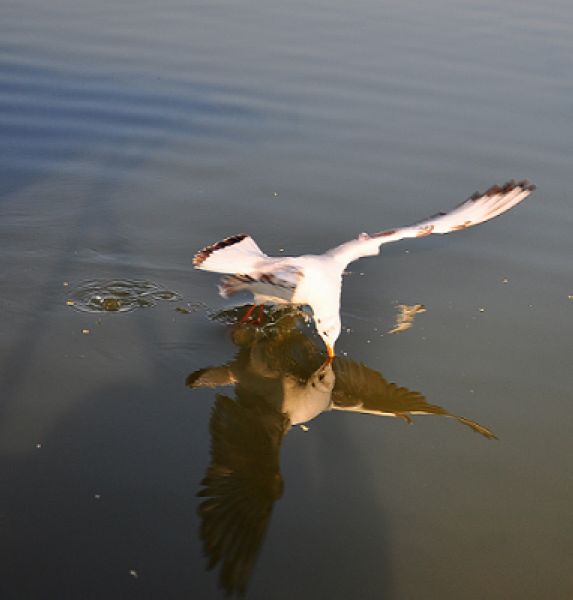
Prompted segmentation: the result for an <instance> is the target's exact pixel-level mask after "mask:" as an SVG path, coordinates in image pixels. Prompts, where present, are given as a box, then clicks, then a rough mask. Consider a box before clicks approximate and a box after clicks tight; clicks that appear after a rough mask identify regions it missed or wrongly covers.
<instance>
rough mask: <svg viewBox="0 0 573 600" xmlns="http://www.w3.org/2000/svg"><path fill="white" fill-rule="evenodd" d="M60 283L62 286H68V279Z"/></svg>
mask: <svg viewBox="0 0 573 600" xmlns="http://www.w3.org/2000/svg"><path fill="white" fill-rule="evenodd" d="M62 285H63V286H64V287H68V285H70V282H69V281H64V283H62Z"/></svg>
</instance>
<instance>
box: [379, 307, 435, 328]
mask: <svg viewBox="0 0 573 600" xmlns="http://www.w3.org/2000/svg"><path fill="white" fill-rule="evenodd" d="M397 308H398V315H397V316H396V324H395V325H394V327H393V328H392V329H390V331H389V332H388V333H400V332H401V331H406V330H407V329H410V327H412V326H413V325H414V317H415V316H416V315H417V314H418V313H422V312H426V307H425V306H424V305H423V304H412V305H408V304H398V307H397Z"/></svg>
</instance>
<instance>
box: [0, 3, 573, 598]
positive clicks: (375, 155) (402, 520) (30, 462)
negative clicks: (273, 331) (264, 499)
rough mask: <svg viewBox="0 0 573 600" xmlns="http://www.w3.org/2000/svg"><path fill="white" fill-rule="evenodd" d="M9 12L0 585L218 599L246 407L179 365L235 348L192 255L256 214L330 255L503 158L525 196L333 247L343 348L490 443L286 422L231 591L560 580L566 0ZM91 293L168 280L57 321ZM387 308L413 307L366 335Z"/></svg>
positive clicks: (483, 183)
mask: <svg viewBox="0 0 573 600" xmlns="http://www.w3.org/2000/svg"><path fill="white" fill-rule="evenodd" d="M0 14H1V19H0V134H1V138H2V146H1V150H0V274H1V276H0V308H1V310H2V315H3V318H2V319H1V321H0V365H1V366H0V369H1V376H0V398H1V404H0V469H1V474H2V481H3V486H2V493H0V528H1V533H2V535H1V539H2V543H1V544H0V548H1V558H2V560H1V564H2V567H1V568H0V569H1V573H0V575H1V577H0V589H1V591H2V594H1V595H2V598H18V599H20V598H131V597H133V598H159V597H162V598H187V597H193V598H219V597H222V596H223V591H222V590H221V588H220V584H219V575H220V572H221V570H220V565H217V566H216V567H215V568H214V570H213V571H207V569H206V567H207V558H206V557H205V556H204V540H203V539H202V534H201V527H202V521H201V512H200V511H201V509H199V506H200V505H201V503H202V502H203V501H204V498H201V497H198V496H197V494H198V492H199V491H200V490H201V489H203V486H202V484H201V481H202V480H203V478H204V477H205V474H206V472H207V470H208V468H209V466H210V465H211V464H212V459H213V457H212V456H211V455H210V448H211V443H212V440H211V438H212V436H211V432H210V429H209V427H210V421H212V419H213V417H214V415H216V414H217V413H216V410H217V406H220V403H221V402H223V404H225V403H226V404H225V405H228V402H234V403H235V405H237V406H241V399H240V398H239V397H238V396H237V395H236V390H235V392H234V391H233V389H234V388H232V389H231V388H225V389H224V390H217V391H215V390H213V389H211V388H210V387H208V386H207V387H205V386H202V387H198V388H197V389H190V388H189V386H188V385H187V384H188V383H189V382H188V377H189V376H190V374H192V373H196V372H197V371H198V370H201V369H205V368H208V367H217V366H221V365H228V364H232V363H233V361H234V360H236V356H237V352H238V349H237V344H236V343H234V342H236V339H234V338H233V337H232V326H231V325H229V323H227V322H225V319H214V318H213V316H214V315H217V314H218V312H219V311H220V310H222V309H223V308H225V306H226V304H225V301H224V300H222V299H221V298H219V297H218V295H217V289H216V281H217V278H216V276H215V275H212V274H208V273H200V272H197V271H193V269H192V265H191V259H192V256H193V254H194V252H195V251H197V250H198V249H200V248H201V247H203V246H204V245H206V244H208V243H211V242H214V241H216V240H218V239H220V238H222V237H225V236H227V235H231V234H234V233H239V232H242V231H247V232H249V233H251V234H252V235H253V237H254V238H255V239H256V240H257V242H258V243H259V245H260V246H261V247H262V248H263V249H264V250H265V251H266V252H268V253H269V254H275V253H276V254H280V253H284V254H297V253H303V252H313V251H320V252H321V251H324V250H326V249H327V248H329V247H331V246H334V245H336V244H338V243H340V242H341V241H343V240H345V239H348V238H350V237H353V236H355V235H356V234H357V233H359V232H361V231H379V230H381V229H384V228H387V227H393V226H398V225H403V224H408V223H410V222H412V221H416V220H418V219H421V218H423V217H425V216H427V215H429V214H432V213H435V212H436V211H438V210H443V209H447V208H448V207H450V206H453V205H455V204H456V203H458V202H459V201H461V200H463V199H464V198H466V197H467V196H468V195H470V194H471V193H472V192H474V191H475V190H476V189H480V190H484V189H486V188H487V187H489V186H490V185H491V184H493V183H502V182H503V181H505V180H507V179H509V178H511V177H515V178H518V179H519V178H523V177H529V178H530V179H531V180H533V181H534V182H535V183H536V184H537V186H538V190H537V192H536V193H535V194H534V195H533V196H532V197H531V198H529V199H527V200H526V201H525V202H524V203H523V204H522V205H520V206H519V207H517V208H516V209H514V210H512V211H511V212H510V213H509V214H507V215H504V216H502V217H500V218H499V219H497V220H495V221H493V222H490V223H487V224H486V225H484V226H482V227H479V228H474V229H471V230H469V231H464V232H460V233H459V234H452V235H451V236H444V237H441V236H432V237H429V238H426V239H423V240H414V241H405V242H401V243H398V244H394V245H391V246H388V247H387V248H385V249H384V251H383V253H382V256H381V257H379V258H371V259H367V260H364V261H362V262H360V263H356V264H355V265H352V267H351V271H352V273H351V274H349V275H348V276H347V277H345V281H344V290H343V298H342V302H343V304H342V307H343V308H342V318H343V334H342V336H341V338H340V340H339V342H338V344H337V351H338V352H339V353H340V355H341V357H342V360H341V361H340V363H339V364H340V365H341V366H340V367H336V368H338V369H344V364H354V365H363V368H365V369H366V368H367V369H369V370H370V371H368V372H372V373H375V374H377V375H372V377H374V378H376V377H379V378H381V379H380V380H379V379H376V381H378V383H379V382H380V381H381V380H383V381H385V382H387V383H388V385H389V384H392V383H394V384H395V385H396V386H397V387H398V388H404V389H407V390H412V391H414V392H417V393H419V394H420V395H421V396H422V397H423V398H424V401H425V402H426V403H427V404H429V405H431V406H437V407H441V408H442V409H443V410H444V411H446V412H448V413H451V414H453V415H458V416H462V417H464V418H467V419H470V420H471V421H472V422H476V423H479V424H480V426H483V427H485V428H487V430H488V431H491V432H493V433H494V434H495V436H496V437H497V438H498V440H497V441H496V440H489V439H486V438H484V437H483V436H480V435H476V434H475V433H474V432H473V431H471V429H469V428H468V427H465V426H460V425H459V424H457V423H456V422H455V419H451V418H443V417H439V416H418V417H416V416H413V417H412V419H413V421H414V423H413V424H412V425H408V424H407V419H405V418H398V419H390V418H385V417H383V416H377V415H372V414H369V415H365V414H353V411H342V410H331V411H327V412H326V413H324V414H320V415H319V416H317V417H316V418H315V419H313V420H312V421H310V422H308V423H307V426H308V428H309V430H308V431H305V430H303V429H302V428H301V427H298V426H294V427H292V428H291V429H290V430H289V431H288V434H287V435H284V437H283V438H281V440H282V441H281V444H280V446H279V453H278V460H279V467H280V474H281V480H282V482H283V488H282V490H281V495H280V497H279V498H277V499H276V500H275V501H274V502H273V508H272V514H271V515H270V517H269V519H268V524H267V526H266V529H265V532H264V535H263V536H261V539H260V540H259V541H260V542H261V548H262V549H261V551H260V553H259V554H258V556H256V552H255V560H254V563H253V565H252V571H250V573H251V575H250V577H248V581H247V584H246V586H247V597H248V598H253V599H257V598H260V599H268V598H273V599H274V598H277V599H280V598H285V599H287V598H293V597H295V596H296V597H297V598H302V599H304V598H326V597H329V598H333V599H335V598H340V599H346V598H349V597H360V598H364V599H366V600H370V599H379V598H385V599H386V598H387V599H392V598H393V599H404V598H440V599H452V600H454V599H458V598H467V599H474V598H475V599H476V600H477V599H482V598H484V597H487V598H496V599H497V598H499V599H507V598H520V599H525V598H531V599H536V598H539V597H551V598H556V599H561V598H563V599H565V598H570V597H571V595H572V594H573V579H572V576H571V572H572V571H573V559H572V556H573V552H572V542H571V540H572V538H573V526H572V521H571V516H570V512H571V511H570V507H571V505H572V503H573V493H572V481H573V480H572V477H573V458H572V457H573V447H572V443H571V437H570V431H569V429H570V426H569V425H570V423H571V418H572V416H573V415H572V412H573V409H572V407H571V402H572V400H573V398H572V394H571V390H572V384H573V374H572V369H571V342H570V327H569V324H570V323H571V318H572V314H573V313H572V311H573V301H572V300H571V298H570V297H571V295H573V283H572V279H571V263H570V259H571V255H572V250H573V247H572V246H573V244H572V242H571V228H572V226H573V221H572V218H571V210H570V192H569V188H570V171H571V168H570V164H571V152H572V150H573V148H572V140H573V135H572V134H573V131H572V126H571V123H573V106H572V104H571V98H572V97H573V83H572V82H573V78H572V75H573V69H572V61H571V56H572V55H573V41H572V40H573V26H572V23H573V8H572V7H571V4H570V3H569V2H564V1H560V0H551V1H550V2H549V4H547V3H546V4H543V5H541V4H539V3H536V2H532V1H530V0H526V1H525V2H517V1H515V0H503V1H501V2H489V1H485V0H484V1H478V0H469V1H468V2H464V3H461V4H460V3H459V2H452V1H449V0H436V1H434V2H420V1H417V0H412V1H407V2H403V1H401V2H394V1H388V2H373V1H371V0H364V1H361V2H358V3H352V4H349V3H347V2H342V1H340V0H331V1H329V2H324V1H322V0H313V1H312V2H310V3H309V2H299V1H298V0H295V1H294V2H290V3H288V4H285V3H276V2H261V1H259V0H246V1H245V2H241V3H237V2H228V1H219V0H215V1H212V0H210V1H209V2H177V1H172V0H168V1H167V2H163V3H161V4H158V3H152V2H147V1H146V0H120V1H119V2H118V1H115V2H110V1H107V0H105V1H103V2H97V3H95V2H87V1H86V0H81V1H79V2H70V1H69V0H55V1H52V2H50V3H41V2H38V1H37V0H21V1H18V2H8V1H7V2H4V3H3V6H2V7H0ZM93 282H98V283H97V285H96V287H97V286H98V285H99V286H102V285H103V284H105V283H107V284H109V283H110V282H139V283H140V284H142V285H143V288H145V286H147V285H152V286H156V288H154V289H158V290H163V291H166V292H169V293H175V294H176V296H173V297H170V298H167V299H161V298H159V299H158V300H157V301H156V302H154V305H153V306H140V305H139V304H137V302H136V304H137V309H136V310H130V311H123V310H95V311H92V310H88V311H79V310H76V308H77V306H74V305H70V304H69V303H68V301H69V300H74V301H75V300H76V299H77V297H76V296H74V295H73V294H74V293H75V292H77V290H85V289H86V286H87V288H88V289H90V290H91V289H92V288H91V287H90V286H92V285H93ZM102 282H103V283H102ZM103 287H105V286H103ZM97 289H98V290H99V289H100V288H97ZM105 289H107V291H109V288H105ZM138 289H139V288H138ZM100 291H101V290H100ZM115 291H117V289H115ZM140 291H141V290H140ZM138 293H139V292H138ZM91 297H92V296H90V298H91ZM138 297H139V296H134V297H132V299H133V298H136V299H137V298H138ZM81 298H83V296H81ZM169 300H171V301H169ZM401 304H404V305H409V306H413V305H416V304H421V305H423V306H424V307H425V308H426V312H424V313H422V314H418V315H416V318H415V321H414V324H413V327H412V328H410V329H408V330H407V331H403V332H400V333H398V334H396V335H388V334H387V332H388V331H389V330H391V329H392V327H394V325H395V316H396V314H397V310H398V309H397V307H398V306H399V305H401ZM114 307H115V304H114V303H113V302H112V303H111V304H109V303H108V308H114ZM91 308H94V307H93V306H92V307H91ZM104 308H105V307H104ZM118 308H119V307H118ZM178 309H179V310H178ZM303 331H304V334H305V336H307V337H305V339H306V340H307V341H305V342H301V343H302V348H303V349H304V348H307V347H308V344H309V343H312V344H316V347H317V348H318V350H320V346H319V342H318V340H316V338H314V337H308V336H311V332H310V331H307V330H306V329H304V330H303ZM293 356H295V358H297V357H298V358H297V360H299V359H300V357H301V356H302V357H303V358H304V357H305V356H306V354H304V353H303V354H296V355H293ZM293 360H294V358H293ZM309 360H310V359H309ZM309 360H307V359H306V358H304V360H303V363H304V364H310V362H309ZM313 360H314V359H313ZM344 361H347V363H345V362H344ZM293 364H298V363H296V360H295V362H294V363H289V365H290V366H289V369H291V370H292V369H293V368H294V367H293V366H292V365H293ZM313 364H314V363H313ZM318 366H320V364H319V365H318ZM281 372H282V371H281ZM289 373H290V371H289ZM297 373H298V371H297ZM334 373H335V375H336V370H335V371H334ZM344 373H346V371H344ZM310 374H312V372H311V373H310ZM308 375H309V373H306V375H305V376H308ZM297 377H302V375H300V373H299V375H297ZM303 379H304V378H303ZM341 379H342V381H344V375H343V376H342V378H341V377H338V378H337V381H338V382H339V383H338V385H341V384H340V380H341ZM353 381H354V380H353ZM273 385H275V384H273ZM333 385H334V384H333ZM354 385H355V384H351V385H350V388H353V386H354ZM380 385H381V384H380ZM281 389H282V388H281ZM336 389H340V388H336V387H333V390H336ZM345 389H346V388H345ZM331 392H332V390H331ZM217 393H222V394H223V395H226V397H227V398H228V402H227V401H218V400H217V399H216V394H217ZM329 393H330V392H329ZM332 393H334V392H332ZM239 395H240V394H239ZM218 402H219V404H218ZM233 406H234V405H233ZM249 406H250V405H249ZM264 406H265V405H264V404H262V403H260V404H259V403H257V404H256V407H258V408H260V410H263V408H261V407H264ZM258 408H257V409H256V410H258ZM231 410H232V409H231ZM213 411H215V412H213ZM280 412H281V411H280V410H279V413H280ZM354 412H356V411H354ZM387 412H392V411H387ZM406 412H407V411H406ZM273 414H274V413H273ZM274 448H275V450H276V445H275V446H274ZM275 491H276V490H275ZM198 510H199V512H198ZM225 531H228V530H225Z"/></svg>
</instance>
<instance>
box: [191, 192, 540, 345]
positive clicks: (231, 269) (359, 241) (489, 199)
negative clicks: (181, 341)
mask: <svg viewBox="0 0 573 600" xmlns="http://www.w3.org/2000/svg"><path fill="white" fill-rule="evenodd" d="M534 189H535V186H533V185H532V184H530V183H529V182H528V181H520V182H518V183H516V182H515V181H509V182H508V183H506V184H505V185H503V186H493V187H491V188H489V189H488V190H487V191H486V192H485V193H483V194H479V193H477V192H476V193H475V194H474V195H473V196H471V197H470V198H468V200H466V201H465V202H462V203H461V204H460V205H459V206H457V207H456V208H454V209H453V210H451V211H450V212H448V213H438V214H436V215H434V216H432V217H429V218H428V219H425V220H424V221H421V222H419V223H416V224H414V225H411V226H408V227H400V228H398V229H389V230H386V231H382V232H380V233H376V234H372V235H369V234H366V233H362V234H360V235H359V236H358V238H356V239H353V240H350V241H349V242H345V243H344V244H341V245H339V246H336V247H335V248H332V249H331V250H329V251H327V252H325V253H324V254H317V255H312V254H308V255H304V256H296V257H270V256H267V255H266V254H264V253H263V251H262V250H261V249H260V248H259V247H258V246H257V244H256V243H255V241H254V240H253V239H252V238H251V237H250V236H248V235H247V234H240V235H235V236H232V237H229V238H225V239H224V240H222V241H220V242H217V243H216V244H212V245H211V246H207V247H205V248H204V249H203V250H201V251H200V252H198V253H197V254H196V255H195V257H194V259H193V264H194V265H195V267H196V268H197V269H202V270H205V271H214V272H217V273H227V274H229V275H227V276H226V277H224V278H223V279H222V281H221V285H220V288H219V289H220V292H221V295H223V296H225V297H226V296H229V295H232V294H234V293H237V292H239V291H248V292H250V293H252V294H253V296H254V301H255V303H257V304H299V305H301V304H303V305H308V306H310V307H311V308H312V311H313V318H314V321H315V324H316V329H317V332H318V334H319V335H320V336H321V338H322V339H323V340H324V342H325V344H326V347H327V350H328V354H329V356H334V344H335V343H336V340H337V338H338V336H339V335H340V329H341V324H340V293H341V287H342V274H343V272H344V270H345V268H346V266H347V265H348V264H349V263H350V262H353V261H355V260H357V259H359V258H361V257H364V256H375V255H377V254H378V253H379V252H380V246H381V245H382V244H386V243H389V242H395V241H398V240H401V239H404V238H413V237H424V236H427V235H430V234H432V233H439V234H444V233H450V232H452V231H459V230H462V229H466V228H468V227H471V226H473V225H477V224H479V223H483V222H485V221H488V220H490V219H493V218H494V217H496V216H498V215H500V214H502V213H504V212H506V211H507V210H509V209H510V208H512V207H513V206H515V205H516V204H518V203H519V202H521V201H522V200H523V199H525V198H526V197H527V196H529V194H531V192H532V191H533V190H534Z"/></svg>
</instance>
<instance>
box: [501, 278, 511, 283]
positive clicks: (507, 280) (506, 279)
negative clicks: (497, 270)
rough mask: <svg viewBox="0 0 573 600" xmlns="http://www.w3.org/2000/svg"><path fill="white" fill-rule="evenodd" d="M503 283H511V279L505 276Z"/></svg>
mask: <svg viewBox="0 0 573 600" xmlns="http://www.w3.org/2000/svg"><path fill="white" fill-rule="evenodd" d="M501 283H509V279H508V278H507V277H504V278H503V279H502V280H501Z"/></svg>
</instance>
